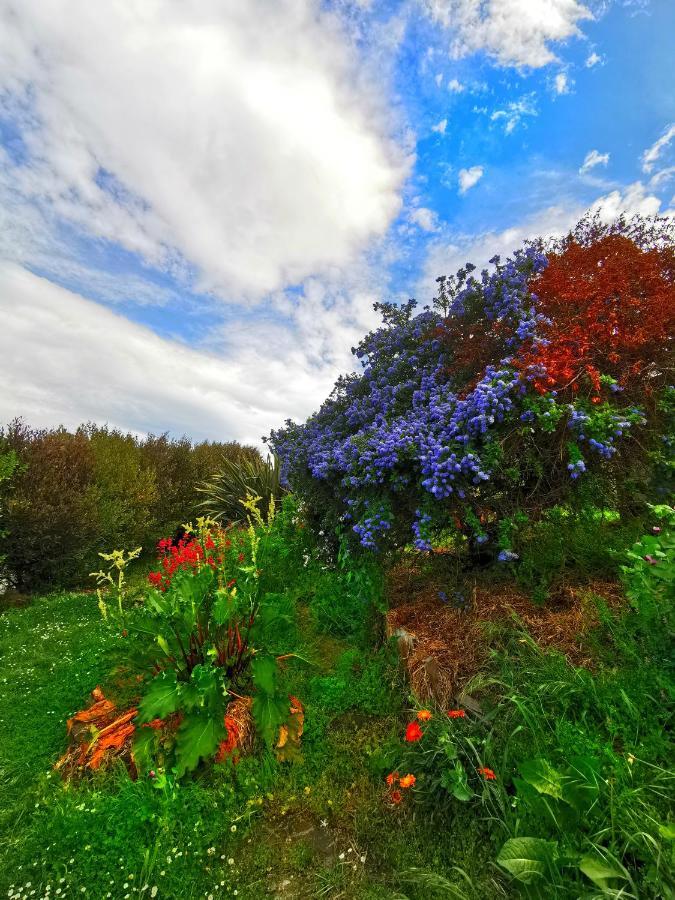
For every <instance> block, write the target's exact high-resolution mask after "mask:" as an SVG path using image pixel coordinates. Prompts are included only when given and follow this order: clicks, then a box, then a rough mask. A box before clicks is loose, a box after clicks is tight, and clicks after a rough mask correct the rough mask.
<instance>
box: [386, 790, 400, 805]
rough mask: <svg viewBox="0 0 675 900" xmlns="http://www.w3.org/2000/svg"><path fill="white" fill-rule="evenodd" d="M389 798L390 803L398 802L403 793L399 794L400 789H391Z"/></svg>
mask: <svg viewBox="0 0 675 900" xmlns="http://www.w3.org/2000/svg"><path fill="white" fill-rule="evenodd" d="M389 799H390V800H391V802H392V803H396V804H398V803H400V802H401V800H403V795H402V794H401V792H400V791H392V792H391V794H390V797H389Z"/></svg>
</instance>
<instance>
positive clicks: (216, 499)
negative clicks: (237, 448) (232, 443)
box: [197, 456, 286, 525]
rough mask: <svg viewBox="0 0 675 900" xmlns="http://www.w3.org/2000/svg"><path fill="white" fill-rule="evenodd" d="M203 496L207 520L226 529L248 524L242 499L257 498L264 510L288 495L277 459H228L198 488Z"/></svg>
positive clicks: (201, 503)
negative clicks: (231, 525) (282, 483)
mask: <svg viewBox="0 0 675 900" xmlns="http://www.w3.org/2000/svg"><path fill="white" fill-rule="evenodd" d="M197 490H198V491H199V493H200V494H202V495H203V496H204V498H205V499H204V500H202V501H201V502H200V504H199V506H200V508H201V509H203V510H204V511H205V512H206V514H207V515H208V516H210V517H211V518H212V519H214V520H215V521H216V522H220V523H221V524H223V525H226V524H238V523H240V522H243V521H245V518H246V508H245V505H244V504H243V502H242V498H246V497H247V496H253V497H258V498H259V499H260V503H261V508H262V509H263V510H268V509H270V506H271V505H274V506H276V505H277V504H279V503H280V502H281V500H282V498H283V495H284V494H285V493H286V490H285V489H284V488H283V487H282V485H281V478H280V472H279V460H278V458H277V457H276V456H268V457H267V459H266V460H264V459H262V457H260V456H258V457H242V458H240V459H229V458H225V459H223V460H222V461H221V462H220V465H219V467H218V470H217V471H216V472H214V473H213V474H212V475H211V476H210V477H209V478H208V480H206V481H204V482H202V483H201V484H199V485H198V486H197Z"/></svg>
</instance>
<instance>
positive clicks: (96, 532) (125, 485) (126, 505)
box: [0, 421, 259, 592]
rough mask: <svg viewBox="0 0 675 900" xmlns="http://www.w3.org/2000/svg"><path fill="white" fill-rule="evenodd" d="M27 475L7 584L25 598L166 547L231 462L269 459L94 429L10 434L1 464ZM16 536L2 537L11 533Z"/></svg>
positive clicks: (5, 526) (6, 516)
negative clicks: (103, 556)
mask: <svg viewBox="0 0 675 900" xmlns="http://www.w3.org/2000/svg"><path fill="white" fill-rule="evenodd" d="M8 455H13V456H15V457H16V459H17V460H18V466H17V467H16V471H15V472H14V476H13V477H12V479H11V481H9V482H7V481H5V483H4V487H3V496H4V502H2V503H1V504H0V539H1V540H2V544H1V545H0V555H2V556H4V557H5V559H4V563H3V566H2V573H1V574H2V575H3V576H4V577H6V578H7V579H8V580H9V581H10V582H11V583H12V584H13V585H14V586H15V587H17V588H18V589H19V590H21V591H26V592H29V591H36V590H39V589H43V588H50V587H59V586H61V587H64V586H69V585H74V584H77V583H82V582H83V581H84V579H86V577H87V575H88V574H89V572H90V571H91V570H92V569H93V568H96V567H97V565H98V555H97V554H98V553H99V552H100V551H101V550H105V549H109V548H110V547H121V546H142V547H143V548H144V549H145V551H146V553H147V552H152V551H153V550H154V547H155V545H156V543H157V541H158V540H159V539H160V538H161V537H164V536H165V535H167V534H171V533H172V532H173V531H174V530H175V528H176V527H177V525H179V524H180V523H182V522H185V521H187V520H189V519H190V518H192V516H193V514H194V512H195V510H196V503H197V500H198V496H197V494H196V490H195V485H196V484H197V482H199V481H202V480H203V479H204V478H205V477H207V476H208V474H209V473H210V472H212V471H213V470H214V467H215V466H216V465H217V464H219V463H220V462H221V461H222V458H223V456H229V457H231V458H234V457H236V456H237V455H240V456H242V457H244V458H256V457H257V458H259V454H258V451H257V450H255V449H254V448H252V447H241V446H240V445H238V444H235V443H228V444H217V443H208V442H204V443H202V444H198V445H196V446H194V447H193V446H192V444H191V443H190V441H188V440H187V438H183V439H181V440H177V441H174V440H170V439H169V438H167V436H166V435H163V436H161V437H153V436H150V437H148V438H146V439H140V438H138V437H135V436H133V435H130V434H125V433H123V432H121V431H119V430H117V429H110V428H108V427H99V426H96V425H92V424H88V425H84V426H82V427H81V428H78V429H77V431H76V432H74V433H71V432H68V431H66V429H64V428H58V429H51V430H49V429H42V430H32V429H30V428H29V427H28V426H27V425H25V424H24V423H22V422H21V421H16V422H13V423H12V424H11V425H9V426H8V427H7V428H5V429H0V458H6V457H7V456H8ZM3 532H6V534H5V536H4V537H2V533H3Z"/></svg>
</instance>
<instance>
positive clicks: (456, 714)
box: [448, 709, 466, 719]
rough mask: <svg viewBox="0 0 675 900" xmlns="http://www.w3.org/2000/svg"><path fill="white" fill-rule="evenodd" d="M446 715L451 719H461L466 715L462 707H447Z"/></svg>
mask: <svg viewBox="0 0 675 900" xmlns="http://www.w3.org/2000/svg"><path fill="white" fill-rule="evenodd" d="M448 715H449V716H450V718H451V719H463V718H464V717H465V716H466V713H465V712H464V710H463V709H449V710H448Z"/></svg>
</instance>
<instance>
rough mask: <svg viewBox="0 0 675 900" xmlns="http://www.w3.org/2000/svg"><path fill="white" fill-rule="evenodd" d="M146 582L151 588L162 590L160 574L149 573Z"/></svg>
mask: <svg viewBox="0 0 675 900" xmlns="http://www.w3.org/2000/svg"><path fill="white" fill-rule="evenodd" d="M148 581H149V582H150V584H151V585H152V586H153V587H156V588H160V589H161V588H162V584H163V582H162V573H161V572H150V574H149V575H148Z"/></svg>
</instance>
